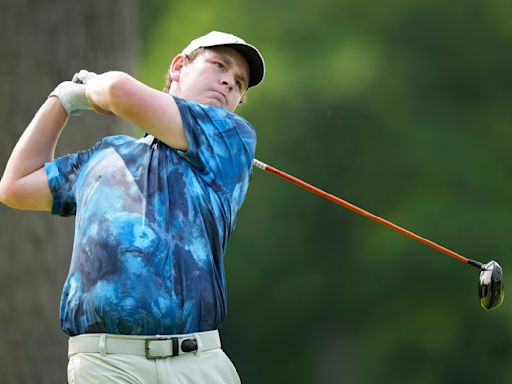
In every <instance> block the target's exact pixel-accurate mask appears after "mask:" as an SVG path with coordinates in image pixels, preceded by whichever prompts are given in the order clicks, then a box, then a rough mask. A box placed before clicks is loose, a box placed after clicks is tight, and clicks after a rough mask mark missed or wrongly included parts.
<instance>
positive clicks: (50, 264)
mask: <svg viewBox="0 0 512 384" xmlns="http://www.w3.org/2000/svg"><path fill="white" fill-rule="evenodd" d="M136 24H137V20H136V1H135V0H110V1H103V0H89V1H76V0H46V1H36V0H16V1H10V0H0V32H1V36H2V38H1V40H0V52H1V55H2V59H1V60H0V76H1V79H2V83H1V87H0V116H1V118H2V126H1V128H0V129H1V130H2V133H1V139H0V174H1V173H3V170H4V167H5V164H6V162H7V159H8V157H9V154H10V152H11V150H12V148H13V147H14V145H15V143H16V141H17V139H18V138H19V136H20V135H21V133H22V132H23V130H24V128H25V127H26V125H27V124H28V123H29V122H30V120H31V118H32V116H33V115H34V113H35V112H36V110H37V109H38V108H39V106H40V105H41V104H42V103H43V101H44V100H45V99H46V97H47V96H48V94H49V93H50V92H51V91H52V90H53V88H54V87H55V86H56V85H57V84H58V83H59V82H61V81H63V80H69V79H71V77H72V76H73V74H74V73H75V72H77V71H79V70H80V69H82V68H85V69H88V70H91V71H94V72H98V73H99V72H104V71H107V70H111V69H116V70H123V71H127V72H131V71H132V69H133V63H134V57H135V53H136V36H137V25H136ZM129 129H130V128H129V127H128V126H126V125H123V124H122V123H120V122H119V120H116V119H115V118H111V117H102V116H95V115H94V113H92V112H90V113H87V114H84V115H82V116H81V117H79V118H72V119H71V120H70V122H69V123H68V126H67V127H66V129H65V131H64V133H63V135H62V137H61V140H60V142H59V146H58V149H57V152H58V154H63V153H69V152H74V151H77V150H80V149H86V148H87V147H89V146H90V145H92V144H93V143H95V142H96V141H97V140H98V139H99V138H100V137H103V136H105V135H107V134H111V133H114V132H115V133H127V132H128V130H129ZM0 218H1V220H0V244H1V249H2V252H1V256H0V289H1V290H0V324H1V327H0V340H1V344H0V372H2V379H1V382H2V383H7V384H8V383H13V384H21V383H41V384H44V383H52V384H54V383H62V382H66V365H67V336H66V335H65V334H64V333H63V332H62V331H61V330H60V325H59V301H60V294H61V289H62V285H63V283H64V280H65V277H66V274H67V271H68V267H69V260H70V253H71V248H72V241H73V229H74V220H73V218H66V219H65V218H58V217H53V216H51V215H50V214H48V213H33V212H23V211H16V210H11V209H9V208H7V207H5V206H3V205H1V204H0Z"/></svg>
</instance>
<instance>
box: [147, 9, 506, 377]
mask: <svg viewBox="0 0 512 384" xmlns="http://www.w3.org/2000/svg"><path fill="white" fill-rule="evenodd" d="M154 3H155V4H156V0H154ZM163 4H165V5H163ZM142 7H144V4H143V5H142ZM511 11H512V3H510V2H505V1H490V2H477V1H466V2H446V1H439V0H434V1H419V2H406V1H399V0H394V1H387V2H380V3H379V2H370V1H360V0H359V1H355V0H347V1H342V2H340V1H334V0H329V1H328V0H322V1H316V2H314V3H313V2H295V1H294V2H292V1H279V2H277V3H275V2H270V1H265V0H263V1H259V2H254V1H253V2H248V1H242V2H237V3H235V4H233V3H230V2H227V1H220V2H207V1H196V2H195V3H194V4H193V6H191V4H190V3H187V2H173V3H167V2H162V3H161V4H160V5H159V11H158V13H157V14H156V13H153V14H152V17H153V19H152V20H151V22H150V23H149V22H147V21H145V23H146V24H144V25H148V26H149V25H150V27H148V28H146V29H144V33H145V34H144V36H143V39H142V40H143V43H144V55H143V57H141V63H140V70H139V74H140V77H141V78H142V79H143V81H145V82H146V83H148V84H150V85H152V86H155V87H157V88H161V86H162V85H163V76H164V73H165V71H166V68H167V66H168V64H169V62H170V60H171V59H172V57H173V56H174V55H175V54H177V53H178V52H179V51H180V50H181V49H182V48H183V47H184V46H185V45H186V44H187V43H188V42H189V41H190V40H191V39H193V38H195V37H197V36H198V35H200V34H203V33H206V32H208V31H210V30H222V31H228V32H232V33H235V34H239V35H240V36H242V37H243V38H246V39H247V40H248V41H250V42H251V43H253V44H255V45H256V46H258V48H259V49H260V50H261V51H262V53H263V54H264V56H265V58H266V62H267V66H268V72H267V77H266V80H265V82H264V83H263V84H262V85H261V86H260V87H257V88H256V89H254V90H252V91H251V92H250V93H249V102H248V104H247V105H244V106H241V107H240V108H239V111H238V112H239V113H240V114H241V115H242V116H244V117H246V118H247V119H248V120H249V121H250V122H251V123H252V124H253V125H254V126H255V127H256V129H257V131H258V148H257V157H258V158H260V160H262V161H266V162H269V163H271V164H273V165H274V166H276V167H278V168H281V169H283V170H285V171H288V172H290V173H292V174H294V175H295V176H297V177H300V178H302V179H304V180H306V181H309V182H311V183H313V184H315V185H317V186H319V187H321V188H323V189H325V190H327V191H329V192H331V193H334V194H336V195H339V196H341V197H342V198H344V199H346V200H348V201H350V202H352V203H354V204H357V205H359V206H361V207H362V208H364V209H367V210H369V211H371V212H373V213H375V214H377V215H379V216H383V217H385V218H387V219H389V220H391V221H393V222H396V223H397V224H399V225H402V226H404V227H406V228H408V229H410V230H412V231H414V232H416V233H418V234H419V235H422V236H425V237H427V238H430V239H432V240H434V241H436V242H439V243H440V244H442V245H444V246H447V247H448V248H451V249H453V250H455V251H458V252H461V253H462V254H463V255H465V256H466V257H469V258H473V259H477V260H480V261H482V262H487V261H489V260H491V259H496V260H498V261H499V262H500V263H501V265H502V266H503V269H504V271H505V274H506V273H507V271H508V270H509V269H510V268H512V262H511V261H510V258H509V257H508V253H509V252H510V249H511V248H512V240H511V237H510V236H509V229H510V228H511V226H512V219H511V215H510V213H511V212H510V210H511V208H510V204H509V200H510V197H511V196H512V182H511V181H510V177H509V175H510V174H509V169H511V167H512V157H511V156H510V150H509V147H510V143H511V142H512V129H511V128H510V127H511V125H512V114H511V112H510V105H511V104H512V86H511V85H512V84H511V82H512V80H511V79H512V78H511V76H510V74H509V71H510V70H509V68H510V67H511V64H512V50H511V49H510V46H511V43H512V24H511V23H510V21H509V15H510V13H511ZM142 14H143V15H144V14H145V13H144V12H143V13H142ZM148 14H149V13H148ZM226 267H227V273H228V282H229V289H230V297H229V299H230V304H229V309H230V313H229V316H228V320H227V322H226V325H225V326H224V328H223V335H224V345H225V348H226V350H227V351H228V353H229V354H230V356H231V357H232V358H233V360H234V361H235V364H236V365H237V367H238V369H239V371H240V373H241V375H242V377H243V379H244V382H247V383H282V382H290V383H312V382H315V383H335V382H347V383H383V382H384V383H477V382H482V381H484V380H485V381H486V382H499V381H507V378H508V377H509V376H510V374H511V372H510V368H509V366H510V365H509V364H507V362H508V361H509V360H510V359H511V358H512V352H510V348H508V344H510V342H512V334H511V333H510V332H508V331H507V329H508V327H507V326H506V324H507V323H508V322H509V320H510V315H511V310H510V306H509V304H508V302H507V300H505V303H504V305H503V306H502V307H501V308H500V309H498V310H497V311H495V312H490V313H486V312H484V311H483V310H482V309H480V308H479V303H478V298H477V293H476V285H477V282H478V272H477V271H476V270H473V269H472V268H470V267H468V266H464V265H463V264H461V263H458V262H457V261H455V260H452V259H450V258H449V257H448V256H446V255H443V254H441V253H439V252H437V251H435V250H432V249H430V248H428V247H425V246H424V245H422V244H419V243H417V242H414V241H412V240H410V239H408V238H406V237H404V236H402V235H400V234H397V233H395V232H392V231H391V230H389V229H387V228H384V227H382V226H379V225H378V224H376V223H374V222H370V221H368V220H367V219H365V218H362V217H360V216H357V215H355V214H354V213H352V212H349V211H346V210H344V209H343V208H341V207H337V206H335V205H333V204H332V203H329V202H327V201H325V200H322V199H320V198H318V197H317V196H314V195H312V194H309V193H307V192H305V191H302V190H300V189H298V188H297V187H295V186H292V185H291V184H288V183H285V182H283V181H281V180H278V179H277V178H275V177H273V176H271V175H267V174H264V173H262V172H261V171H259V170H255V171H254V176H253V180H252V184H251V188H250V190H249V193H248V196H247V200H246V203H245V205H244V207H243V209H242V211H241V213H240V216H239V220H238V227H237V231H236V232H235V234H234V236H233V238H232V240H231V244H230V248H229V250H228V253H227V255H226Z"/></svg>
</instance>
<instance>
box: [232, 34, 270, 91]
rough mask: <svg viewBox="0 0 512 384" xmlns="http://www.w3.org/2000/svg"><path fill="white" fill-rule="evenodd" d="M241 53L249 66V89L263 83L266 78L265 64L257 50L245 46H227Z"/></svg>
mask: <svg viewBox="0 0 512 384" xmlns="http://www.w3.org/2000/svg"><path fill="white" fill-rule="evenodd" d="M227 45H228V46H230V47H232V48H233V49H234V50H236V51H237V52H238V53H240V54H241V55H242V56H243V57H244V59H245V60H246V61H247V63H248V64H249V71H250V75H249V76H250V79H249V85H248V88H250V87H254V86H256V85H258V84H259V83H261V81H262V80H263V78H264V76H265V64H264V62H263V58H262V57H261V54H260V53H259V52H258V50H256V49H255V48H253V47H251V46H249V45H243V44H227Z"/></svg>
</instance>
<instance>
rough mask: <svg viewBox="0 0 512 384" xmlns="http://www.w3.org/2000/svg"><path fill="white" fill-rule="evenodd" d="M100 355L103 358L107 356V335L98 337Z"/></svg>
mask: <svg viewBox="0 0 512 384" xmlns="http://www.w3.org/2000/svg"><path fill="white" fill-rule="evenodd" d="M98 349H99V352H100V355H101V356H102V357H105V355H106V354H107V335H100V342H99V345H98Z"/></svg>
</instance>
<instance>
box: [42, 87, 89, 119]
mask: <svg viewBox="0 0 512 384" xmlns="http://www.w3.org/2000/svg"><path fill="white" fill-rule="evenodd" d="M85 88H86V87H85V85H84V84H76V83H74V82H72V81H63V82H62V83H60V84H59V85H57V88H55V89H54V90H53V92H52V93H50V96H48V97H51V96H55V97H58V99H59V101H60V102H61V104H62V106H63V107H64V109H65V110H66V112H67V114H68V115H69V116H80V115H81V114H82V113H83V111H84V110H88V109H89V110H91V109H92V106H91V104H90V103H89V100H87V96H85Z"/></svg>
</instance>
